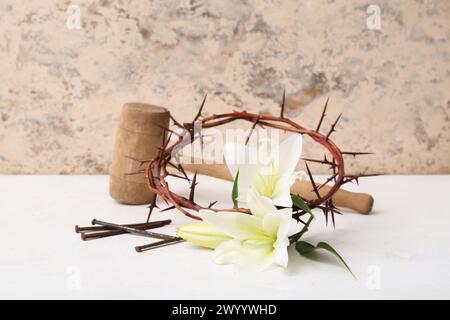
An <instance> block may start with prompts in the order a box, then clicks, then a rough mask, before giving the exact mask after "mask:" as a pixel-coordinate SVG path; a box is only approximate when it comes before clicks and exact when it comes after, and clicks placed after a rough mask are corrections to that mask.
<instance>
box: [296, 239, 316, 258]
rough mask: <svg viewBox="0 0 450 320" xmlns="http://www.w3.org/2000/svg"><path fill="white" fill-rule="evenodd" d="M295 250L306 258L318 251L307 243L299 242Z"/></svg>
mask: <svg viewBox="0 0 450 320" xmlns="http://www.w3.org/2000/svg"><path fill="white" fill-rule="evenodd" d="M295 249H297V251H298V252H299V253H300V254H301V255H302V256H304V255H307V254H309V253H311V252H313V251H314V250H316V247H314V246H313V245H312V244H311V243H308V242H306V241H297V243H296V244H295Z"/></svg>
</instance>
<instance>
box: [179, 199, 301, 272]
mask: <svg viewBox="0 0 450 320" xmlns="http://www.w3.org/2000/svg"><path fill="white" fill-rule="evenodd" d="M248 204H249V208H250V211H251V212H252V215H249V214H245V213H240V212H214V211H211V210H200V217H201V218H202V219H203V221H204V222H205V223H202V224H198V225H197V229H196V230H194V229H195V227H193V225H190V226H183V227H181V228H178V232H177V234H178V236H180V237H182V238H183V239H185V240H187V241H189V242H192V243H195V244H198V245H201V246H204V247H207V248H215V252H214V262H215V263H217V264H234V265H235V268H236V269H237V270H266V269H269V268H272V267H274V266H279V267H283V268H285V267H286V266H287V264H288V252H287V247H288V246H289V238H288V233H289V227H290V223H291V221H292V217H291V210H290V209H282V210H277V208H276V207H275V206H274V205H273V204H272V202H271V201H270V199H267V198H265V197H262V196H259V195H257V194H256V193H255V192H254V191H251V192H250V193H249V196H248ZM199 230H201V232H199ZM205 239H207V240H206V241H205Z"/></svg>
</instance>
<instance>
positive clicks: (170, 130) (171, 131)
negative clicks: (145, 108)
mask: <svg viewBox="0 0 450 320" xmlns="http://www.w3.org/2000/svg"><path fill="white" fill-rule="evenodd" d="M155 125H156V126H157V127H159V128H161V129H163V130H164V131H167V132H170V133H171V134H172V133H173V134H174V135H176V136H178V137H181V134H179V133H178V132H175V131H173V130H172V129H170V128H167V127H164V126H163V125H160V124H157V123H155Z"/></svg>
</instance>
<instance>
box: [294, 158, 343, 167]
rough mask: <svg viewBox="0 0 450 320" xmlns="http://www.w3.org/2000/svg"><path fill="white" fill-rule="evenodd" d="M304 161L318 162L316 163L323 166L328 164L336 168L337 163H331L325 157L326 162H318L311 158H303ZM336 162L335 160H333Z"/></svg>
mask: <svg viewBox="0 0 450 320" xmlns="http://www.w3.org/2000/svg"><path fill="white" fill-rule="evenodd" d="M302 160H304V161H308V162H316V163H321V164H327V165H330V166H332V167H333V166H334V167H335V166H336V163H333V162H330V161H329V160H328V159H327V157H326V156H325V158H324V160H316V159H309V158H302ZM333 160H334V159H333Z"/></svg>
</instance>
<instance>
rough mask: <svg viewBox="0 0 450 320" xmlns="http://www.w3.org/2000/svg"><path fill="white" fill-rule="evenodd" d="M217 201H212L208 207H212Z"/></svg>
mask: <svg viewBox="0 0 450 320" xmlns="http://www.w3.org/2000/svg"><path fill="white" fill-rule="evenodd" d="M216 203H217V200H216V201H213V202H210V203H209V206H208V209H210V208H212V207H213V206H214V205H215V204H216Z"/></svg>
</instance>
